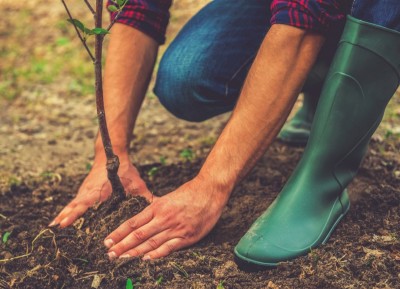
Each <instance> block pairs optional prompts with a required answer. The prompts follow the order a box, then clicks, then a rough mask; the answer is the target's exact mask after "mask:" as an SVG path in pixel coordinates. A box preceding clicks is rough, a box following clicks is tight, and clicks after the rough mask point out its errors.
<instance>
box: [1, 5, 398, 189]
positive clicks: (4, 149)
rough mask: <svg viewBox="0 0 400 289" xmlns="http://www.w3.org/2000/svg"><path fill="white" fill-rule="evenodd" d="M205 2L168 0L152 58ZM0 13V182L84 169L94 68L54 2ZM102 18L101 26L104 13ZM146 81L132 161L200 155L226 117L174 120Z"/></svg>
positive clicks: (383, 129)
mask: <svg viewBox="0 0 400 289" xmlns="http://www.w3.org/2000/svg"><path fill="white" fill-rule="evenodd" d="M69 2H70V3H69V6H70V7H71V10H72V12H73V13H74V16H76V18H79V19H81V20H83V22H85V23H88V26H91V25H89V23H91V21H92V17H91V15H90V14H89V13H88V12H87V10H86V7H85V6H84V5H82V4H81V2H83V1H69ZM207 2H209V1H208V0H175V2H174V4H173V7H172V9H171V15H172V16H171V20H170V26H169V28H168V32H167V44H166V45H164V46H162V47H161V50H160V52H161V53H160V54H159V57H161V56H162V53H163V51H165V49H166V47H167V45H168V43H169V42H171V41H172V39H173V38H174V36H175V35H176V33H177V32H178V31H179V29H180V28H181V27H182V26H183V25H184V24H185V22H186V21H187V20H188V19H189V18H190V16H191V15H193V14H194V13H196V11H198V10H199V9H200V8H201V7H202V6H204V5H205V4H206V3H207ZM0 9H1V11H2V12H3V13H2V19H1V21H0V184H1V185H7V186H8V185H10V184H14V183H15V184H17V183H20V182H22V181H23V180H25V179H27V178H31V177H34V178H35V177H52V176H54V175H58V174H69V175H74V174H82V173H85V172H87V171H88V170H89V169H90V167H91V164H92V160H93V156H94V155H93V140H94V138H95V136H96V132H97V121H96V113H95V99H94V87H93V86H94V85H93V83H94V78H93V65H92V63H91V61H90V59H89V57H88V56H87V55H86V51H84V49H83V47H82V46H81V44H80V42H79V39H78V38H77V36H76V35H75V32H74V29H73V28H72V26H71V25H70V24H69V23H68V22H67V21H66V19H67V15H66V12H65V11H64V8H63V6H62V4H61V1H54V0H30V1H14V0H1V1H0ZM104 17H105V21H107V22H108V13H107V12H106V11H105V16H104ZM106 45H107V42H106ZM105 51H106V50H105ZM156 67H157V66H156ZM153 84H154V77H153V80H152V83H151V85H150V89H149V92H148V94H147V97H146V100H145V102H144V105H143V109H142V112H141V114H140V115H139V120H138V123H137V127H136V130H135V132H134V137H133V140H132V143H131V146H130V147H131V158H132V161H133V162H134V163H135V164H137V165H139V164H149V163H154V162H163V163H164V162H166V163H173V162H177V161H180V160H188V159H192V158H196V157H203V156H204V155H205V154H206V153H207V151H208V150H209V148H210V147H211V146H212V145H213V143H214V142H215V141H216V138H217V135H218V132H219V131H220V130H221V128H222V127H223V125H224V123H225V122H226V120H227V117H228V115H223V116H220V117H217V118H214V119H212V120H209V121H206V122H204V123H200V124H194V123H189V122H185V121H181V120H178V119H176V118H174V117H173V116H171V115H170V114H169V113H168V112H167V111H166V110H164V109H163V108H162V106H161V105H160V104H159V102H158V100H157V98H156V97H155V96H154V94H153V93H152V87H153ZM399 103H400V97H399V93H397V95H396V97H395V98H393V99H392V101H391V104H390V106H389V108H388V109H387V112H386V115H385V120H384V123H383V124H382V125H381V126H380V128H379V131H378V132H377V134H375V136H374V140H375V141H378V142H380V143H382V146H381V147H382V151H381V152H380V153H385V151H386V149H385V147H387V146H390V145H392V144H394V143H396V142H397V143H398V141H399V139H400V126H399V125H400V106H399ZM388 153H390V152H388ZM392 154H393V153H392ZM393 157H394V158H399V156H398V154H394V155H393Z"/></svg>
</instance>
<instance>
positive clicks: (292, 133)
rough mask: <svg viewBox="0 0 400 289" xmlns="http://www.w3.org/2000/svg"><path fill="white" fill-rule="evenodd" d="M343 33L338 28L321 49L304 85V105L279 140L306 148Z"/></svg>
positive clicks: (341, 29) (285, 127) (285, 126)
mask: <svg viewBox="0 0 400 289" xmlns="http://www.w3.org/2000/svg"><path fill="white" fill-rule="evenodd" d="M342 32H343V27H337V29H336V30H335V31H332V33H331V34H330V37H329V39H327V40H326V42H325V44H324V47H323V48H322V49H321V52H320V53H319V55H318V57H317V60H316V62H315V64H314V66H313V68H312V69H311V71H310V73H309V74H308V76H307V80H306V82H305V83H304V85H303V89H302V92H303V93H304V99H303V104H302V106H301V107H300V108H299V110H298V111H297V112H296V114H295V115H294V117H293V118H292V119H290V120H289V121H288V122H287V123H286V124H285V125H284V126H283V128H282V130H281V131H280V133H279V135H278V139H279V140H281V141H282V142H285V143H287V144H291V145H296V146H305V145H306V144H307V141H308V138H309V136H310V130H311V124H312V122H313V119H314V114H315V110H316V108H317V104H318V100H319V96H320V94H321V90H322V86H323V84H324V81H325V78H326V75H327V74H328V70H329V67H330V65H331V63H332V59H333V56H334V55H335V52H336V47H337V45H338V42H339V39H340V36H341V34H342Z"/></svg>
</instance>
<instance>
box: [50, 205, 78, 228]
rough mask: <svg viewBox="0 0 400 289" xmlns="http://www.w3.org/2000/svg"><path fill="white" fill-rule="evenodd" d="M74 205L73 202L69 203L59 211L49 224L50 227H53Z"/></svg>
mask: <svg viewBox="0 0 400 289" xmlns="http://www.w3.org/2000/svg"><path fill="white" fill-rule="evenodd" d="M75 207H76V204H75V203H69V204H68V205H67V206H66V207H65V208H64V209H62V210H61V212H60V213H59V214H58V215H57V217H55V218H54V220H53V221H52V222H51V223H50V224H49V226H50V227H54V226H56V225H58V224H60V222H61V221H62V220H63V219H65V217H66V216H68V214H69V213H70V212H71V211H72V210H73V209H74V208H75Z"/></svg>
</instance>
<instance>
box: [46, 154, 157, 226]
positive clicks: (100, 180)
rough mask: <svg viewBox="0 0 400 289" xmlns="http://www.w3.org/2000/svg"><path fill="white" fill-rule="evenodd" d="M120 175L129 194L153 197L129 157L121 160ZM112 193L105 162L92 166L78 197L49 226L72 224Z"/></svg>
mask: <svg viewBox="0 0 400 289" xmlns="http://www.w3.org/2000/svg"><path fill="white" fill-rule="evenodd" d="M118 175H119V176H120V178H121V182H122V184H123V186H124V188H125V192H126V193H127V194H132V195H140V196H143V197H145V198H146V199H147V200H151V199H152V194H151V193H150V191H149V190H148V189H147V187H146V184H145V183H144V181H143V180H142V179H141V177H140V175H139V172H138V171H137V169H136V168H135V167H134V166H133V165H132V163H131V162H130V161H129V160H128V159H126V160H123V161H121V164H120V167H119V170H118ZM111 193H112V189H111V184H110V182H109V181H108V178H107V170H106V166H105V162H99V163H98V164H95V165H94V166H93V167H92V169H91V171H90V173H89V175H88V176H87V177H86V179H85V180H84V182H83V183H82V185H81V187H80V188H79V191H78V194H77V195H76V197H75V198H74V199H73V200H72V201H71V202H70V203H69V204H68V205H67V206H66V207H65V208H64V209H63V210H62V211H61V212H60V213H59V214H58V216H57V217H56V218H55V219H54V221H53V222H51V223H50V225H49V226H56V225H60V227H61V228H64V227H67V226H69V225H71V224H72V223H73V222H74V221H75V220H76V219H78V218H79V217H80V216H81V215H83V214H84V213H85V212H86V211H87V209H88V208H89V207H91V206H93V205H95V204H98V203H101V202H104V201H105V200H106V199H107V198H109V197H110V196H111Z"/></svg>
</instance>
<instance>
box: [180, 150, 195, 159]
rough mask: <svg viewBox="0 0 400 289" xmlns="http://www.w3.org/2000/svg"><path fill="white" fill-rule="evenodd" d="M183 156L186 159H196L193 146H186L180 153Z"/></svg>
mask: <svg viewBox="0 0 400 289" xmlns="http://www.w3.org/2000/svg"><path fill="white" fill-rule="evenodd" d="M179 156H180V157H181V158H183V159H184V160H185V161H189V162H190V161H192V160H193V159H194V153H193V151H192V149H191V148H186V149H184V150H182V151H181V152H180V154H179Z"/></svg>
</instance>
